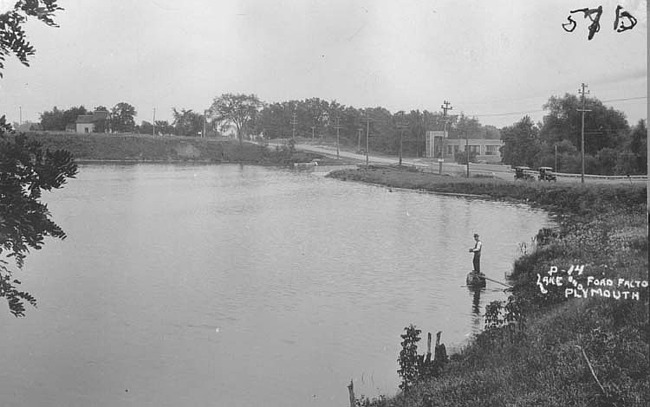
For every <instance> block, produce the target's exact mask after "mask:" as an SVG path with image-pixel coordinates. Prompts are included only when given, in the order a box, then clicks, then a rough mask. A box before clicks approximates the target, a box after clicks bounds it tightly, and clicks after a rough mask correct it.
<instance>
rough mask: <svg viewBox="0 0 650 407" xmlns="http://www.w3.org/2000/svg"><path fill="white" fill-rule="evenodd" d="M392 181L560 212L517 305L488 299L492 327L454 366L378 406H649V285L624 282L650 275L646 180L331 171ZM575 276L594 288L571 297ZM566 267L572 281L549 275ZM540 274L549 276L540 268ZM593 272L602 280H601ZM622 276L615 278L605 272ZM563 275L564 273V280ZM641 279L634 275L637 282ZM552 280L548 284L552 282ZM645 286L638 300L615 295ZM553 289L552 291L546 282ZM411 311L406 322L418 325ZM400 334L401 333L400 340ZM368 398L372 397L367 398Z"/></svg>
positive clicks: (530, 261)
mask: <svg viewBox="0 0 650 407" xmlns="http://www.w3.org/2000/svg"><path fill="white" fill-rule="evenodd" d="M331 176H332V177H334V178H338V179H343V180H355V181H362V182H370V183H374V184H380V185H386V186H389V187H395V188H397V187H399V188H414V189H421V190H427V191H436V192H445V193H461V194H462V193H467V194H478V195H485V196H486V197H489V198H490V199H507V200H517V201H525V202H528V203H530V204H531V205H536V206H542V207H545V208H547V209H549V210H551V211H553V212H554V213H556V214H558V215H559V216H558V222H559V225H558V227H557V228H556V229H553V230H548V229H545V230H541V231H540V233H539V234H538V235H537V236H536V241H537V245H536V248H535V249H534V250H532V249H531V250H530V251H529V252H528V253H526V254H525V255H523V256H522V257H521V258H519V259H518V260H517V261H516V262H515V267H514V272H513V274H512V276H511V279H510V280H511V281H510V282H511V284H513V285H514V288H513V289H512V290H511V297H510V299H509V301H508V303H504V304H493V306H492V307H487V309H488V310H489V311H488V314H490V315H489V316H490V318H486V326H485V328H486V329H485V330H484V331H483V332H482V333H481V334H479V335H477V336H476V337H475V338H473V340H472V341H471V342H470V343H469V344H468V345H467V346H466V347H465V348H464V349H463V350H462V351H461V352H460V353H459V354H456V355H452V357H451V358H450V361H449V362H448V364H447V365H446V366H445V367H444V369H443V373H442V374H441V375H440V376H439V377H436V378H431V377H422V378H421V379H420V383H419V385H417V386H416V387H415V388H413V389H412V390H410V391H409V392H408V393H400V394H398V395H397V396H396V397H393V398H389V399H384V400H377V401H375V402H374V403H371V404H373V405H376V406H569V405H571V406H646V405H649V404H650V379H649V378H648V373H649V368H650V366H649V363H648V357H649V349H648V344H649V340H648V338H649V335H650V327H649V324H648V288H642V287H639V288H626V286H625V283H623V285H622V286H619V285H618V283H619V281H620V280H619V279H623V280H625V281H647V280H648V229H647V212H646V193H647V188H646V186H645V185H636V186H635V185H624V184H621V185H587V186H580V185H562V184H549V183H515V182H509V181H498V180H496V181H495V180H485V179H469V180H467V179H456V178H451V177H444V176H436V175H432V174H424V173H419V172H415V171H405V170H401V171H400V170H396V169H390V168H382V169H367V170H366V169H361V170H356V171H355V170H350V171H341V172H337V173H333V174H331ZM571 265H582V266H584V269H583V272H582V274H581V275H578V272H575V273H572V275H571V277H572V278H573V279H574V280H575V281H576V282H577V284H582V286H583V287H584V288H587V289H595V290H596V291H595V294H593V295H592V292H591V291H588V293H589V295H587V296H586V297H587V298H575V295H574V294H571V295H568V296H567V292H566V291H565V290H566V289H567V288H571V289H576V291H577V287H576V286H574V285H573V284H572V283H569V282H568V277H569V274H568V271H567V270H569V269H570V267H571ZM552 266H556V267H557V268H558V273H556V274H554V276H556V277H557V276H558V275H559V276H562V277H563V285H562V286H558V285H557V284H553V283H550V284H544V283H542V282H541V281H542V280H540V284H541V287H540V284H538V278H543V277H544V276H549V273H548V271H549V270H551V267H552ZM538 275H539V277H538ZM590 277H591V279H590ZM603 278H604V279H605V280H604V282H605V283H606V282H607V279H611V280H612V282H613V286H611V287H609V286H596V285H595V283H594V281H601V279H603ZM556 282H557V281H556ZM632 284H634V283H632ZM542 288H544V290H542ZM603 288H605V289H608V292H610V293H613V292H614V291H618V292H619V295H620V294H621V293H622V292H624V291H628V292H636V293H637V295H638V299H632V298H631V297H629V298H628V299H624V298H622V297H621V298H620V299H615V298H613V294H612V296H610V297H609V298H608V297H606V296H605V295H604V294H603V293H602V291H601V292H600V293H599V292H598V289H603ZM543 291H546V292H543ZM409 322H411V321H404V325H405V326H406V325H408V323H409ZM396 340H399V338H396ZM367 402H368V400H364V401H363V404H366V403H367Z"/></svg>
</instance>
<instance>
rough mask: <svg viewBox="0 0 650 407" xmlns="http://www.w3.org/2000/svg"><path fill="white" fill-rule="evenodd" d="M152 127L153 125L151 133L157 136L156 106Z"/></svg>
mask: <svg viewBox="0 0 650 407" xmlns="http://www.w3.org/2000/svg"><path fill="white" fill-rule="evenodd" d="M151 127H152V129H151V135H152V136H155V135H156V108H155V107H154V108H153V120H152V123H151Z"/></svg>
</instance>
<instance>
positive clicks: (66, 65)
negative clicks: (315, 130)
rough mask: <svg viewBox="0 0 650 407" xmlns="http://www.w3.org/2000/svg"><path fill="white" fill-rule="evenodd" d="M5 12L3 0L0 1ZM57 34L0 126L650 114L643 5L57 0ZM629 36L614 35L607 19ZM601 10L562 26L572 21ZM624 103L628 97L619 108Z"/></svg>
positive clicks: (40, 37) (15, 67)
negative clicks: (585, 98) (93, 119)
mask: <svg viewBox="0 0 650 407" xmlns="http://www.w3.org/2000/svg"><path fill="white" fill-rule="evenodd" d="M13 2H14V1H7V0H0V3H5V4H7V3H13ZM59 2H60V5H61V6H62V7H64V8H65V10H64V11H61V12H59V13H58V15H57V17H56V21H57V22H58V23H59V25H60V27H59V28H50V27H47V26H45V25H44V24H42V23H39V22H37V21H32V22H30V23H29V24H28V25H27V34H28V38H29V40H30V42H31V43H32V44H33V45H34V46H35V48H36V55H35V56H34V57H33V58H32V59H31V66H30V67H29V68H27V67H24V66H22V65H21V64H20V63H18V62H17V60H16V59H15V58H12V59H11V60H8V61H7V64H6V69H5V71H4V78H2V79H0V114H1V113H4V114H6V115H7V118H8V119H9V121H10V122H14V121H15V122H17V121H18V120H19V112H20V109H21V107H22V119H23V121H25V120H30V121H38V120H39V115H40V113H42V112H43V111H46V110H51V109H52V107H53V106H57V107H59V108H60V109H66V108H69V107H72V106H78V105H84V106H85V107H86V108H88V109H92V108H94V107H96V106H99V105H104V106H107V107H109V108H110V107H112V106H114V105H115V104H117V103H119V102H128V103H130V104H132V105H133V106H135V108H136V110H137V112H138V115H137V118H136V121H137V123H140V121H142V120H147V121H151V119H152V113H153V109H154V108H155V109H156V119H157V120H170V121H171V118H172V114H171V109H172V108H173V107H176V108H179V109H180V108H184V109H193V110H195V111H198V112H203V110H204V109H206V108H207V107H208V106H209V105H210V104H211V102H212V100H213V98H214V97H215V96H219V95H221V94H222V93H227V92H232V93H247V94H248V93H254V94H256V95H258V96H259V98H260V99H262V100H263V101H265V102H282V101H286V100H291V99H304V98H310V97H319V98H321V99H326V100H332V99H334V100H337V101H338V102H339V103H342V104H344V105H351V106H354V107H357V108H364V107H376V106H383V107H385V108H387V109H388V110H390V111H391V112H393V113H394V112H396V111H398V110H410V109H420V110H424V109H426V110H429V111H440V105H441V104H442V103H443V101H444V100H448V101H449V102H450V103H451V106H452V107H453V110H452V112H451V113H460V112H464V113H465V114H467V115H470V116H477V117H478V118H479V120H480V121H481V123H483V124H492V125H495V126H498V127H502V126H506V125H511V124H512V123H514V122H516V121H518V120H519V119H521V117H522V116H523V115H524V114H525V113H528V114H529V115H530V116H531V117H533V119H535V120H541V117H542V115H543V111H542V105H543V104H544V103H545V102H546V101H547V100H548V98H549V97H550V96H552V95H560V96H561V95H564V94H565V93H567V92H568V93H573V94H577V91H578V88H579V86H580V84H581V83H582V82H584V83H586V84H587V85H588V86H589V87H588V89H589V90H590V92H591V94H590V96H595V97H598V98H599V99H601V100H602V101H609V100H618V101H612V102H605V103H606V104H607V105H611V106H613V107H614V108H616V109H619V110H622V111H624V112H625V113H626V115H627V117H628V120H629V121H630V124H635V123H636V122H637V121H638V120H639V119H641V118H646V117H647V98H645V97H646V96H647V38H648V37H647V3H646V1H641V0H618V1H610V0H580V1H574V0H536V1H531V0H527V1H501V0H477V1H460V0H454V1H447V0H435V1H434V0H413V1H398V0H389V1H383V0H322V1H321V0H295V1H267V0H219V1H214V0H192V1H180V0H119V1H117V0H115V1H98V0H83V1H82V0H59ZM619 4H620V5H622V6H623V7H624V10H625V11H628V12H629V13H631V14H632V15H633V16H634V17H636V19H637V20H638V23H637V25H636V27H634V28H633V29H632V30H628V31H625V32H621V33H619V32H616V31H615V30H614V20H615V18H616V6H617V5H619ZM599 5H602V6H603V14H602V16H601V20H600V23H601V28H600V32H598V33H596V34H595V36H594V38H593V39H592V40H591V41H589V40H588V39H587V35H588V25H589V23H590V22H589V20H587V19H585V18H584V17H583V16H582V15H581V14H580V13H578V14H572V16H573V19H574V20H575V21H576V22H577V27H576V28H575V31H573V32H572V33H568V32H565V31H564V30H563V29H562V26H561V25H562V23H565V22H567V16H569V15H570V14H569V11H571V10H574V9H578V8H585V7H589V8H597V7H598V6H599ZM620 99H628V100H620Z"/></svg>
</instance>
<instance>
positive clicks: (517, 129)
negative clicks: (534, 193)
mask: <svg viewBox="0 0 650 407" xmlns="http://www.w3.org/2000/svg"><path fill="white" fill-rule="evenodd" d="M501 140H503V144H504V145H503V147H501V155H502V157H503V162H504V163H505V164H510V165H529V166H533V165H534V160H535V156H536V155H537V153H538V152H539V151H540V147H541V146H540V142H539V128H538V127H537V126H536V125H535V123H533V121H532V120H531V118H530V117H529V116H524V117H523V118H522V119H521V120H520V121H519V122H517V123H515V124H514V125H512V126H509V127H505V128H503V129H502V130H501Z"/></svg>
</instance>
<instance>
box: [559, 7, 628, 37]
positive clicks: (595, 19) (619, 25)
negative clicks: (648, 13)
mask: <svg viewBox="0 0 650 407" xmlns="http://www.w3.org/2000/svg"><path fill="white" fill-rule="evenodd" d="M574 13H583V17H584V18H588V19H589V20H590V21H591V24H590V25H589V27H588V29H589V36H588V37H587V38H588V39H589V40H591V39H592V38H594V35H595V34H596V33H597V32H598V31H600V17H601V16H602V15H603V6H599V7H598V8H592V9H590V8H581V9H577V10H571V11H570V12H569V16H568V17H567V22H566V23H564V24H562V28H563V29H564V31H566V32H573V30H575V29H576V26H577V25H578V23H577V22H576V21H575V20H574V19H573V18H571V14H574ZM636 24H637V19H636V18H635V17H634V16H633V15H632V14H630V13H629V12H627V11H625V10H624V9H623V7H622V6H617V7H616V18H615V19H614V30H616V32H619V33H620V32H623V31H627V30H631V29H633V28H634V27H635V26H636Z"/></svg>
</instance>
